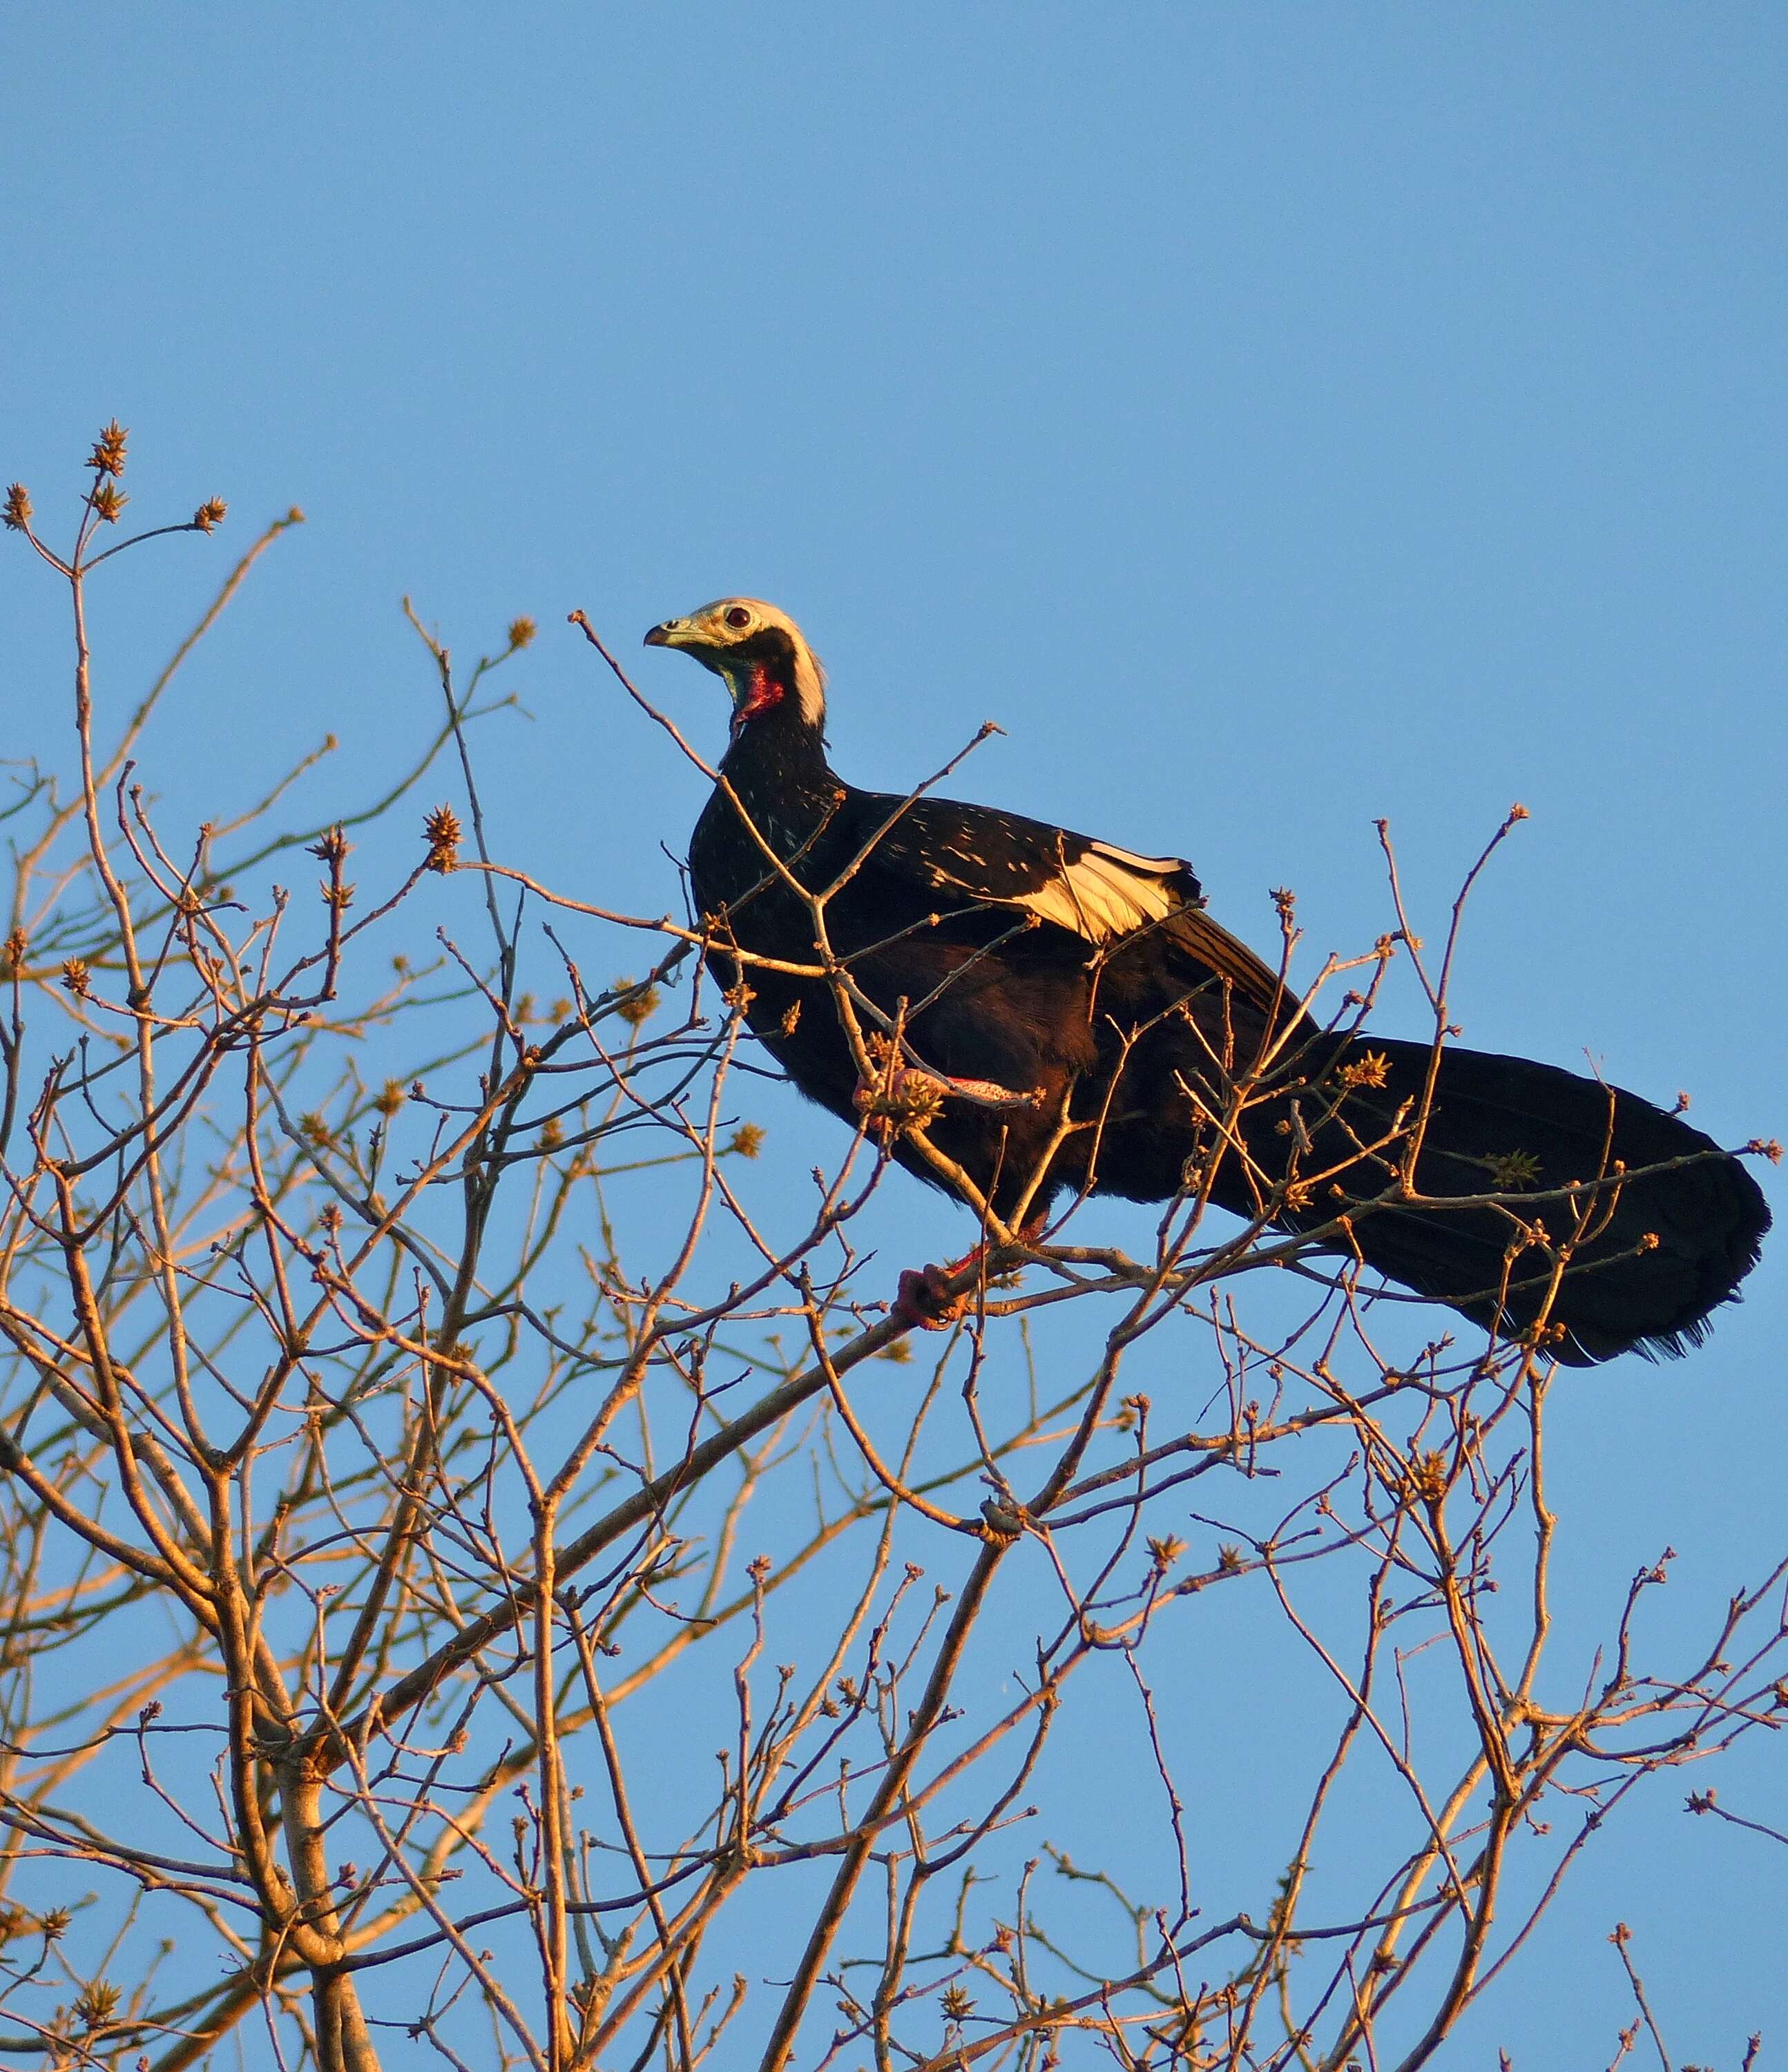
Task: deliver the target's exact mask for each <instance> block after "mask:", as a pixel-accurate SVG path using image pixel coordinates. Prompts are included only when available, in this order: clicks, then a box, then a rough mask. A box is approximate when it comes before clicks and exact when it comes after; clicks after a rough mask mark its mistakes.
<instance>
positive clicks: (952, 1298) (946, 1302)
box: [888, 1212, 1047, 1331]
mask: <svg viewBox="0 0 1788 2072" xmlns="http://www.w3.org/2000/svg"><path fill="white" fill-rule="evenodd" d="M1046 1220H1047V1219H1046V1217H1045V1216H1044V1215H1042V1213H1041V1212H1039V1213H1038V1215H1034V1216H1033V1217H1032V1218H1031V1219H1030V1221H1029V1222H1028V1223H1026V1224H1025V1225H1024V1226H1023V1227H1022V1228H1021V1230H1019V1231H1018V1232H1017V1238H1018V1241H1019V1242H1020V1244H1031V1243H1033V1242H1034V1240H1035V1239H1037V1238H1038V1237H1039V1236H1040V1235H1042V1229H1043V1225H1044V1223H1045V1222H1046ZM987 1250H988V1247H987V1244H986V1241H985V1239H983V1241H982V1242H981V1243H980V1244H978V1245H976V1247H975V1248H974V1250H973V1251H972V1252H964V1254H963V1256H962V1257H961V1258H960V1259H953V1260H951V1261H950V1263H949V1264H948V1265H947V1266H935V1265H928V1266H922V1267H920V1268H919V1270H918V1272H914V1270H913V1269H912V1268H910V1267H908V1268H906V1271H905V1272H903V1273H902V1275H901V1276H900V1285H899V1287H898V1289H897V1290H896V1291H895V1294H894V1305H893V1307H892V1308H891V1309H890V1310H889V1312H888V1317H889V1321H890V1322H892V1323H896V1324H903V1325H904V1326H906V1329H907V1330H913V1329H914V1328H915V1326H916V1327H917V1328H918V1329H919V1330H923V1331H941V1330H947V1328H948V1326H950V1325H952V1324H954V1323H956V1322H958V1321H959V1320H960V1318H964V1317H965V1316H967V1315H968V1309H969V1305H970V1304H971V1303H972V1301H973V1300H974V1290H973V1289H972V1287H971V1288H965V1289H963V1290H962V1292H961V1293H960V1294H956V1295H952V1293H950V1283H951V1282H952V1281H954V1280H955V1279H956V1276H957V1275H958V1274H959V1273H960V1272H962V1270H963V1268H964V1267H965V1266H973V1265H976V1264H978V1263H979V1262H980V1260H983V1259H984V1258H985V1256H987Z"/></svg>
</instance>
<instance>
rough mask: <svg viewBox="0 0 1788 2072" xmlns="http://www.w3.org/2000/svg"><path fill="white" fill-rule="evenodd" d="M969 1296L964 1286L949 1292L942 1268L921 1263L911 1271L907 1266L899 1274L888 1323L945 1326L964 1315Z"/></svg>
mask: <svg viewBox="0 0 1788 2072" xmlns="http://www.w3.org/2000/svg"><path fill="white" fill-rule="evenodd" d="M971 1300H972V1297H971V1295H970V1293H969V1292H968V1290H966V1289H965V1290H964V1292H963V1293H961V1294H960V1295H952V1293H950V1274H949V1271H948V1270H947V1268H943V1267H941V1266H922V1267H921V1268H919V1271H918V1272H916V1273H915V1272H913V1270H912V1269H911V1268H910V1267H909V1268H907V1270H906V1272H904V1273H902V1275H901V1276H900V1285H899V1288H898V1290H897V1291H896V1293H895V1295H894V1306H893V1307H892V1308H891V1309H890V1310H889V1312H888V1318H889V1321H890V1322H891V1323H896V1324H902V1325H904V1326H906V1328H907V1329H908V1330H913V1329H915V1327H916V1328H917V1329H918V1330H922V1331H943V1330H948V1329H949V1327H950V1326H951V1325H952V1324H954V1323H958V1322H960V1321H961V1319H962V1318H964V1317H965V1316H967V1315H968V1309H969V1305H970V1302H971Z"/></svg>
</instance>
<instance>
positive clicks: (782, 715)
mask: <svg viewBox="0 0 1788 2072" xmlns="http://www.w3.org/2000/svg"><path fill="white" fill-rule="evenodd" d="M720 767H721V771H722V773H723V774H724V775H725V777H726V779H728V781H729V782H730V783H731V785H732V786H733V788H734V790H735V791H738V794H739V795H740V796H741V797H742V798H743V797H746V796H747V795H748V794H750V795H758V794H761V795H763V796H772V797H773V796H779V795H786V794H787V793H788V792H791V791H796V792H800V791H809V790H818V789H830V788H831V787H833V786H834V785H835V784H836V781H837V780H836V779H835V778H834V777H833V775H832V771H831V770H830V768H829V767H828V765H827V763H826V738H825V732H824V726H823V723H822V721H821V720H820V718H817V717H815V716H814V715H813V714H812V713H810V712H809V711H808V709H806V706H805V705H804V701H802V699H801V698H800V697H799V696H797V694H796V692H795V687H794V685H792V684H791V683H787V682H785V681H783V680H782V679H781V677H780V676H779V675H778V673H777V672H774V671H772V670H770V669H767V668H764V667H763V666H762V664H759V665H758V668H757V669H756V670H755V671H754V673H753V676H752V678H751V679H750V680H749V681H748V682H747V683H746V684H745V685H742V686H741V688H740V690H739V691H738V692H735V693H734V707H733V739H732V745H731V746H730V747H729V748H728V750H727V751H726V753H725V756H724V757H722V759H721V766H720Z"/></svg>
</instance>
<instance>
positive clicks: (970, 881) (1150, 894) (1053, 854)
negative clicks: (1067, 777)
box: [852, 792, 1200, 943]
mask: <svg viewBox="0 0 1788 2072" xmlns="http://www.w3.org/2000/svg"><path fill="white" fill-rule="evenodd" d="M852 803H853V807H854V808H855V809H856V810H855V812H854V813H853V820H854V821H855V822H856V827H855V828H853V833H857V834H858V837H859V839H860V841H861V843H862V845H864V846H865V847H869V848H870V851H871V854H872V856H873V861H874V864H875V865H876V867H877V868H878V869H880V870H892V871H895V872H898V874H900V875H901V876H902V877H903V878H908V879H910V880H912V881H915V882H917V883H919V884H920V885H923V886H925V887H926V888H927V890H929V891H931V892H932V893H942V894H945V895H946V896H948V895H951V894H954V895H955V896H956V898H960V899H968V900H972V901H975V902H977V903H980V902H986V903H988V904H991V905H993V906H1015V907H1018V908H1021V909H1022V910H1024V911H1026V912H1028V913H1031V914H1034V915H1036V916H1037V918H1038V919H1039V920H1041V921H1050V922H1053V923H1054V924H1055V926H1056V927H1058V928H1066V929H1067V930H1069V931H1071V933H1072V934H1074V935H1079V936H1081V937H1083V939H1085V940H1086V941H1087V942H1089V943H1106V942H1110V941H1112V939H1114V938H1116V937H1117V936H1120V935H1129V934H1130V933H1132V931H1134V930H1136V929H1137V928H1143V927H1149V925H1150V924H1151V923H1155V922H1160V921H1165V920H1166V919H1169V916H1172V915H1180V914H1182V913H1190V912H1194V911H1196V910H1197V907H1198V903H1199V898H1200V894H1199V891H1198V879H1197V878H1195V877H1194V875H1193V874H1192V866H1191V865H1190V864H1189V863H1187V862H1186V861H1185V860H1184V859H1183V858H1182V857H1177V856H1137V855H1134V854H1132V852H1131V851H1130V850H1128V849H1119V848H1116V846H1115V845H1113V844H1112V843H1110V842H1103V841H1094V840H1093V839H1092V838H1091V837H1090V836H1087V835H1077V834H1074V833H1071V832H1070V830H1069V829H1067V828H1054V827H1050V825H1049V824H1047V822H1046V821H1043V820H1026V818H1025V817H1024V816H1023V815H1022V814H1019V813H1002V812H996V811H995V810H994V809H993V808H991V807H989V806H965V805H960V804H957V803H956V801H955V800H952V799H913V800H900V799H896V798H891V797H886V796H881V795H878V794H875V793H869V792H861V793H858V794H857V796H856V798H855V799H854V800H853V802H852ZM872 842H873V846H872Z"/></svg>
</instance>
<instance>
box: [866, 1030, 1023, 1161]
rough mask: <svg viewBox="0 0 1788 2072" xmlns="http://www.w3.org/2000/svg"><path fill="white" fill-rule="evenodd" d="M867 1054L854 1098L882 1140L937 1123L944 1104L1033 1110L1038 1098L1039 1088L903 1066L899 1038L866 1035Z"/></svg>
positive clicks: (913, 1066)
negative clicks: (870, 1071)
mask: <svg viewBox="0 0 1788 2072" xmlns="http://www.w3.org/2000/svg"><path fill="white" fill-rule="evenodd" d="M897 1038H898V1031H897ZM869 1056H870V1058H871V1059H873V1063H874V1065H875V1073H874V1076H873V1078H870V1079H864V1080H863V1081H862V1082H861V1083H860V1084H859V1085H858V1087H857V1091H856V1094H855V1096H853V1098H854V1100H855V1101H856V1104H857V1109H858V1111H859V1112H861V1114H862V1115H863V1116H864V1117H865V1120H867V1121H868V1123H869V1127H870V1128H871V1129H873V1131H875V1132H876V1133H877V1134H878V1136H880V1137H883V1138H884V1139H886V1138H887V1137H894V1136H903V1135H904V1134H905V1133H906V1132H907V1131H908V1130H910V1129H923V1128H925V1126H926V1124H927V1123H930V1122H934V1121H935V1120H936V1119H937V1116H938V1114H939V1111H940V1110H941V1109H942V1108H943V1104H944V1103H945V1102H946V1101H947V1100H960V1101H966V1102H968V1104H970V1105H971V1106H972V1107H974V1108H996V1109H998V1108H1035V1107H1036V1105H1037V1104H1038V1102H1039V1101H1041V1100H1042V1098H1043V1090H1042V1087H1026V1088H1025V1089H1023V1090H1022V1091H1018V1092H1016V1093H1015V1092H1014V1091H1013V1090H1012V1088H1011V1087H1002V1086H1000V1085H998V1084H997V1083H995V1082H994V1081H993V1080H992V1079H953V1078H952V1076H951V1075H949V1074H948V1073H947V1072H934V1071H928V1070H927V1068H926V1067H923V1066H920V1065H908V1064H903V1063H902V1062H901V1054H900V1046H899V1044H898V1040H897V1041H895V1042H890V1040H889V1039H888V1038H886V1036H883V1035H882V1034H880V1033H879V1031H872V1032H871V1034H870V1036H869Z"/></svg>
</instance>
